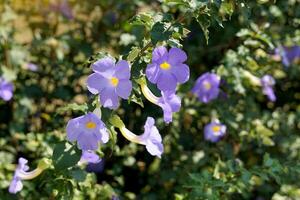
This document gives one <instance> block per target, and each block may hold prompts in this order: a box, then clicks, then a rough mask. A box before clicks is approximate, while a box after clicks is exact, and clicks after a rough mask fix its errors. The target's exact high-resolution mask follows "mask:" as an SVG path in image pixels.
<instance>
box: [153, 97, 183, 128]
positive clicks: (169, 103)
mask: <svg viewBox="0 0 300 200" xmlns="http://www.w3.org/2000/svg"><path fill="white" fill-rule="evenodd" d="M161 94H162V96H161V97H160V98H159V100H158V105H159V106H160V107H161V108H162V109H163V112H164V121H165V122H166V123H170V122H172V115H173V112H178V111H179V110H180V107H181V99H180V98H179V97H178V96H177V95H176V94H174V93H172V92H169V91H167V92H162V93H161Z"/></svg>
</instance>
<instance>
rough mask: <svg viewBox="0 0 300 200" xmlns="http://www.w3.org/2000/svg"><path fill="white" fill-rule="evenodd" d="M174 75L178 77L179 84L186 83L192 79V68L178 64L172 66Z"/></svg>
mask: <svg viewBox="0 0 300 200" xmlns="http://www.w3.org/2000/svg"><path fill="white" fill-rule="evenodd" d="M171 70H172V73H173V74H174V75H175V76H176V79H177V82H179V83H185V82H187V81H188V80H189V78H190V68H189V66H187V65H186V64H177V65H174V66H172V68H171Z"/></svg>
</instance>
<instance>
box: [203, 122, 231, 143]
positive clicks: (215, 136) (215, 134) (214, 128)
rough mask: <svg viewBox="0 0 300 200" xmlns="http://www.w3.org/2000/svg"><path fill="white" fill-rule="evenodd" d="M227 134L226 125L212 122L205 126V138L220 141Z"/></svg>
mask: <svg viewBox="0 0 300 200" xmlns="http://www.w3.org/2000/svg"><path fill="white" fill-rule="evenodd" d="M225 134H226V126H225V125H223V124H221V123H218V122H212V123H209V124H207V125H206V126H205V127H204V138H205V139H206V140H208V141H211V142H218V141H219V140H220V139H221V138H222V137H223V136H224V135H225Z"/></svg>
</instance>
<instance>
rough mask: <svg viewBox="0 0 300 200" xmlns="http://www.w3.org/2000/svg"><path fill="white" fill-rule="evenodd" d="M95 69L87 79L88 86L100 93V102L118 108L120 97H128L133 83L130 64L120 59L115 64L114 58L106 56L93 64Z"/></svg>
mask: <svg viewBox="0 0 300 200" xmlns="http://www.w3.org/2000/svg"><path fill="white" fill-rule="evenodd" d="M93 71H94V72H95V73H93V74H91V75H90V76H89V77H88V79H87V88H88V90H89V91H90V92H91V93H93V94H100V102H101V104H102V105H103V106H104V107H107V108H110V109H117V108H118V106H119V97H121V98H123V99H128V97H129V95H130V93H131V90H132V83H131V81H130V80H129V78H130V68H129V64H128V62H127V61H125V60H120V61H119V62H117V64H116V65H115V63H114V60H113V59H111V58H109V57H106V58H102V59H100V60H98V61H97V62H95V63H94V64H93Z"/></svg>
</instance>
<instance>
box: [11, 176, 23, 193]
mask: <svg viewBox="0 0 300 200" xmlns="http://www.w3.org/2000/svg"><path fill="white" fill-rule="evenodd" d="M22 188H23V183H22V181H21V180H20V179H19V178H16V177H14V178H13V180H12V181H11V182H10V185H9V188H8V191H9V193H12V194H16V193H17V192H20V191H21V190H22Z"/></svg>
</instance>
